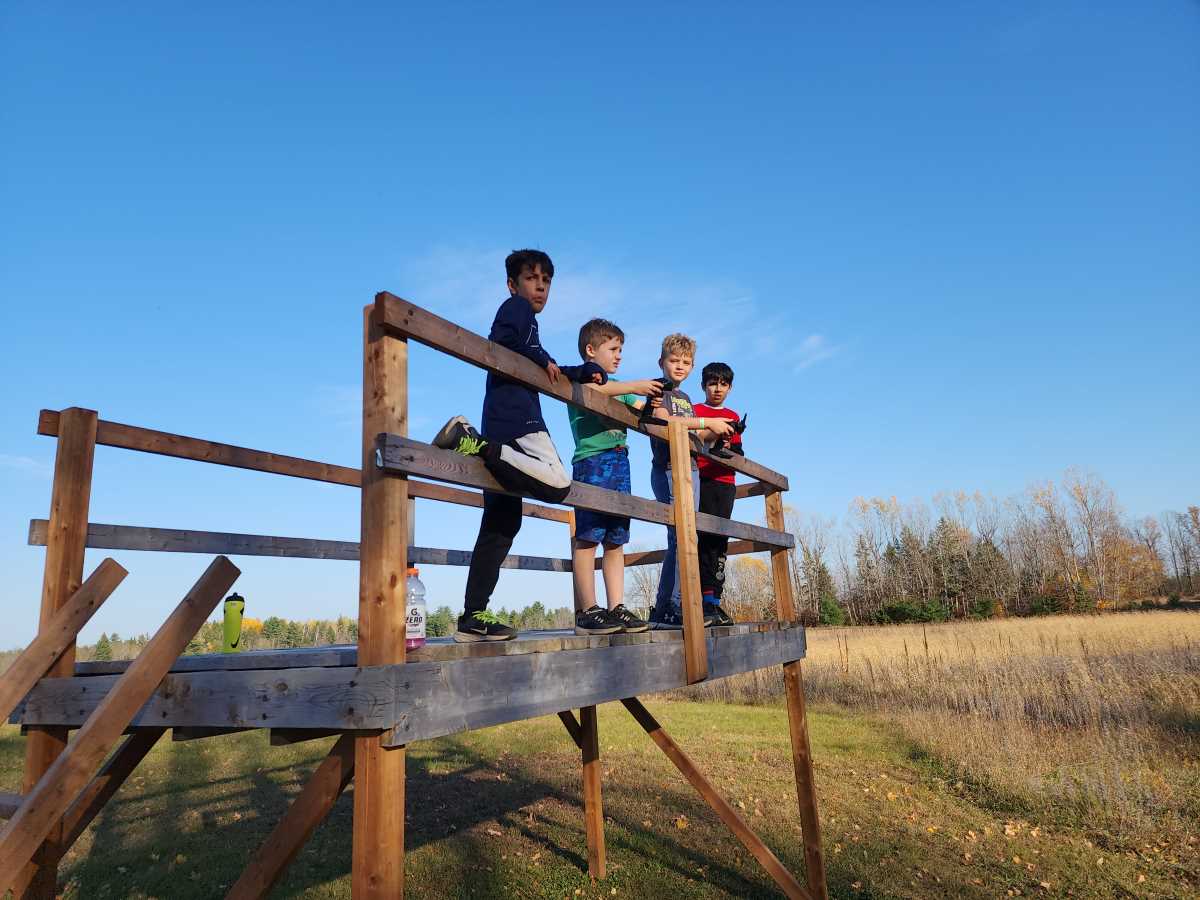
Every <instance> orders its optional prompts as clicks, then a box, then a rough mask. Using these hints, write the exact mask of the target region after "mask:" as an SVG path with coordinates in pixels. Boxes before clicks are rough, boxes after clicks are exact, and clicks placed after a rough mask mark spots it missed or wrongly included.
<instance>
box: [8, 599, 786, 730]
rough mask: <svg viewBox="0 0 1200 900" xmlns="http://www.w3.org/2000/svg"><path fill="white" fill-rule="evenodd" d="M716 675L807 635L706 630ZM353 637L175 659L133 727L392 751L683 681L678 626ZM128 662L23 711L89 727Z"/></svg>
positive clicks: (36, 721) (764, 661)
mask: <svg viewBox="0 0 1200 900" xmlns="http://www.w3.org/2000/svg"><path fill="white" fill-rule="evenodd" d="M706 644H707V651H708V659H709V671H710V674H709V677H710V678H723V677H726V676H729V675H735V674H738V673H741V672H748V671H752V670H754V669H760V668H763V667H766V666H774V665H780V664H783V663H788V662H793V661H795V660H799V659H803V657H804V652H805V632H804V628H803V627H801V626H799V625H787V624H781V623H777V622H759V623H751V624H739V625H733V626H729V627H725V628H713V629H709V630H708V632H706ZM357 662H358V648H357V647H354V646H333V647H319V648H312V649H308V648H305V649H296V650H265V651H255V652H247V653H237V654H207V655H203V656H185V657H180V658H179V659H177V660H176V661H175V663H174V664H173V665H172V666H171V674H169V675H168V676H167V677H166V678H165V679H164V680H163V682H162V684H160V685H159V687H158V689H157V690H156V691H155V692H154V695H153V696H152V697H151V698H150V700H149V701H148V702H147V703H146V704H145V705H144V706H143V707H142V708H141V710H140V711H139V712H138V713H137V714H136V715H135V716H134V717H133V719H132V722H131V725H132V727H135V728H139V727H140V728H145V727H154V728H163V727H170V728H187V729H244V728H275V729H280V728H282V729H312V730H329V731H339V730H355V731H359V730H369V729H384V730H386V731H387V735H386V737H385V739H384V742H383V743H384V746H396V745H400V744H407V743H410V742H412V741H415V740H425V739H428V738H434V737H439V736H441V735H446V734H453V733H455V732H459V731H466V730H470V729H473V728H484V727H487V726H490V725H499V724H501V723H504V722H512V721H517V720H519V719H525V718H530V717H532V716H541V715H548V714H553V713H558V712H562V711H564V710H569V709H578V708H581V707H585V706H593V705H595V704H597V703H607V702H610V701H616V700H624V699H626V698H628V697H636V696H638V695H641V694H647V693H654V692H658V691H666V690H671V689H673V688H678V687H683V686H685V684H686V677H685V673H684V666H683V633H682V632H681V631H651V632H646V633H644V634H619V635H612V636H600V637H580V636H576V635H575V634H574V632H571V631H541V632H538V631H534V632H526V633H525V634H523V635H521V636H520V638H518V639H517V640H515V641H506V642H498V643H490V644H485V643H476V644H456V643H454V642H453V641H451V640H450V639H449V638H440V639H434V640H433V641H431V642H430V643H428V644H426V645H425V646H424V647H422V648H420V649H418V650H413V651H410V652H409V654H408V656H407V662H405V663H404V664H399V665H390V666H365V667H360V666H358V664H357ZM128 665H129V662H128V661H114V662H98V663H97V662H92V663H77V664H76V666H75V672H76V674H75V676H74V677H72V678H53V679H43V680H42V681H41V682H40V683H39V684H38V685H37V686H36V687H35V688H34V689H33V690H32V691H31V692H30V693H29V695H28V696H27V697H26V698H25V700H24V701H23V702H22V703H21V704H20V705H19V706H18V707H17V709H16V710H15V711H14V713H13V715H12V721H13V722H17V723H20V724H22V725H38V726H47V725H53V726H66V727H78V726H79V725H81V724H82V723H83V722H84V721H85V720H86V719H87V717H88V716H89V715H90V714H91V713H92V711H93V710H95V709H96V707H97V706H99V704H100V702H101V701H102V700H103V699H104V698H105V696H107V694H108V692H109V690H111V689H112V687H113V686H114V685H115V684H116V682H117V679H118V678H119V677H120V674H121V673H122V672H123V671H124V670H125V669H126V668H127V667H128Z"/></svg>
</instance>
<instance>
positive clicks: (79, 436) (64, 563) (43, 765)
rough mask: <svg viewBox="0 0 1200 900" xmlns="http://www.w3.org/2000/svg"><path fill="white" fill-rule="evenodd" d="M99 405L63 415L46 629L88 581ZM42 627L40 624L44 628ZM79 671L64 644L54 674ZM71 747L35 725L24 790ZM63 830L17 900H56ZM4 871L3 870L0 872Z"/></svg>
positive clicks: (35, 862)
mask: <svg viewBox="0 0 1200 900" xmlns="http://www.w3.org/2000/svg"><path fill="white" fill-rule="evenodd" d="M97 421H98V419H97V416H96V413H95V411H94V410H90V409H78V408H75V407H72V408H71V409H64V410H63V411H62V413H61V414H60V416H59V429H58V449H57V451H56V453H55V456H54V486H53V488H52V489H51V494H50V523H49V526H48V531H47V536H46V564H45V570H44V574H43V576H42V609H41V619H40V625H41V629H44V628H45V627H46V626H47V625H48V624H49V622H50V620H51V618H52V617H53V615H54V613H55V612H57V611H58V609H59V608H60V607H62V606H63V605H64V604H65V603H66V602H67V600H68V598H70V596H71V595H72V594H74V593H75V591H76V590H78V589H79V587H80V584H81V583H82V581H83V553H84V547H85V544H86V542H87V521H88V507H89V505H90V501H91V495H92V460H93V458H94V457H95V452H96V422H97ZM41 629H39V630H41ZM74 673H75V642H74V641H71V643H70V646H69V647H67V648H66V649H64V650H63V652H62V655H61V656H59V658H58V660H57V661H56V662H55V664H54V666H53V667H51V669H50V671H49V674H50V675H51V676H54V677H58V678H65V677H68V676H70V675H73V674H74ZM66 748H67V729H66V728H57V727H39V728H30V729H29V738H28V740H27V741H26V744H25V778H24V782H23V787H22V792H23V793H26V794H27V793H29V792H30V791H31V790H33V787H34V785H36V784H37V783H38V781H39V780H40V779H41V777H42V776H43V775H45V774H46V771H47V770H48V769H49V768H50V766H51V765H52V764H53V763H54V761H55V760H56V759H57V758H58V757H59V755H60V754H61V753H62V752H63V751H64V750H65V749H66ZM61 843H62V834H61V832H60V831H59V826H57V825H56V826H55V827H54V828H52V829H51V830H50V832H49V833H48V834H47V839H46V842H45V843H44V844H43V845H42V847H41V848H39V849H38V851H37V852H36V853H35V854H34V855H33V859H32V860H31V861H29V862H27V863H26V864H25V865H24V866H23V868H22V871H21V872H20V873H18V874H17V875H16V877H14V878H13V883H14V885H16V886H18V888H19V889H17V890H14V891H13V897H14V900H54V896H55V894H56V893H57V888H58V884H57V880H58V860H59V858H60V857H61V856H62V849H61ZM0 875H3V872H0Z"/></svg>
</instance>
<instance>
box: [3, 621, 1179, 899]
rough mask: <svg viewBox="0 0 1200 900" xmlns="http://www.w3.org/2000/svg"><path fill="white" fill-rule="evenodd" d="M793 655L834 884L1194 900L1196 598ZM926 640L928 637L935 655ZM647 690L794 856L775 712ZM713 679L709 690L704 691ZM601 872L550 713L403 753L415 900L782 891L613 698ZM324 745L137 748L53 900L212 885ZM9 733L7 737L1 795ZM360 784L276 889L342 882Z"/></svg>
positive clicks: (821, 643)
mask: <svg viewBox="0 0 1200 900" xmlns="http://www.w3.org/2000/svg"><path fill="white" fill-rule="evenodd" d="M810 644H811V657H810V661H809V662H808V663H807V664H806V666H805V671H806V679H807V684H808V688H809V694H810V698H811V699H812V701H813V705H814V707H815V709H814V710H813V711H812V712H811V714H810V721H811V724H812V731H813V743H814V746H813V750H814V757H815V759H816V773H817V780H818V790H819V799H820V803H821V814H822V823H823V827H824V832H825V835H824V836H825V848H826V854H827V860H828V867H829V875H830V885H831V889H832V892H833V895H834V896H837V897H914V898H916V897H995V896H1002V897H1003V896H1006V895H1007V894H1009V892H1012V893H1011V896H1030V895H1036V896H1068V892H1069V893H1070V895H1072V896H1075V897H1096V898H1101V897H1104V898H1108V897H1117V896H1148V897H1149V896H1154V897H1181V898H1182V897H1193V896H1195V895H1196V891H1197V887H1198V886H1200V843H1198V841H1200V836H1198V834H1197V827H1198V826H1197V822H1198V821H1200V814H1198V812H1200V811H1198V809H1197V797H1198V796H1200V764H1198V762H1197V760H1198V759H1200V752H1198V749H1200V747H1198V744H1200V729H1198V727H1197V715H1198V711H1200V671H1198V669H1200V660H1198V659H1197V655H1198V651H1200V615H1196V614H1194V613H1191V614H1189V613H1170V612H1161V613H1139V614H1129V615H1114V616H1105V617H1088V618H1057V619H1036V620H1018V621H1004V622H997V623H992V622H989V623H981V624H966V623H963V624H955V625H944V626H929V627H928V628H926V629H924V630H923V629H922V628H921V627H920V626H896V627H891V628H880V629H853V630H844V631H843V630H836V631H835V630H814V631H811V632H810ZM926 645H928V649H926ZM772 687H773V685H772V679H770V678H766V677H764V678H760V679H758V680H753V679H743V680H742V681H740V682H738V683H733V684H728V683H726V684H725V685H724V686H723V687H722V688H721V689H722V690H723V691H725V692H729V691H732V692H733V693H735V694H737V696H738V697H740V698H742V699H746V698H749V699H756V698H757V699H760V700H761V699H764V698H765V699H766V703H765V704H764V705H758V706H745V705H730V704H725V703H712V702H664V701H658V702H652V703H650V704H649V705H650V706H651V708H652V709H653V710H654V711H655V714H656V715H658V716H659V717H660V720H661V721H662V722H663V724H664V726H665V727H666V728H667V729H668V730H670V731H671V732H672V733H673V734H674V735H675V736H676V738H677V739H678V740H679V742H680V743H681V744H682V745H683V746H684V747H685V749H686V750H687V751H688V752H689V753H690V754H691V755H692V757H693V758H694V759H695V760H696V761H697V763H698V764H699V765H700V766H701V768H702V769H703V770H704V771H705V772H706V773H707V774H708V775H709V776H710V777H711V778H712V779H713V780H714V781H715V782H716V783H717V784H718V786H719V787H720V789H721V790H722V791H723V792H724V793H725V795H726V796H727V797H728V798H729V799H730V800H731V801H732V802H734V803H735V804H736V805H739V806H740V807H742V808H743V809H744V814H745V815H746V816H747V818H748V819H749V821H750V822H751V824H752V826H753V827H754V828H756V829H757V830H758V831H759V833H760V834H762V835H763V837H764V838H765V839H766V840H767V842H768V843H769V844H770V845H771V846H772V847H773V848H774V849H775V850H776V852H777V853H778V854H779V855H780V857H781V858H782V859H783V860H784V862H785V863H786V864H787V865H789V866H790V867H791V868H792V869H793V870H794V871H796V872H800V871H801V870H802V868H803V854H802V850H801V846H800V842H799V827H798V824H797V816H796V812H795V810H796V806H795V793H794V785H793V781H792V774H791V764H790V750H789V747H788V742H787V729H786V714H785V711H784V710H783V708H782V707H781V706H780V705H779V703H778V702H777V701H772V700H770V699H769V695H770V694H771V693H772ZM715 688H717V685H714V686H712V687H711V688H709V691H710V692H712V691H713V690H714V689H715ZM600 728H601V747H602V757H603V760H604V766H605V777H604V791H605V794H604V799H605V812H606V814H607V816H608V818H609V822H608V826H607V837H608V851H609V861H610V872H611V875H610V877H609V878H608V879H607V880H606V881H605V882H603V883H601V884H598V885H592V884H591V883H590V882H589V880H588V878H587V876H586V862H585V852H586V851H585V842H584V836H583V820H582V811H581V799H580V773H579V763H578V752H577V751H576V750H575V748H574V746H573V745H572V744H571V743H570V742H569V740H568V739H567V737H566V735H565V732H564V731H563V729H562V726H561V724H560V723H559V722H558V720H557V719H554V718H550V719H537V720H532V721H529V722H523V723H517V724H513V725H506V726H501V727H499V728H493V729H488V730H486V731H481V732H474V733H472V734H468V735H459V736H455V737H451V738H445V739H442V740H438V741H432V742H428V743H423V744H419V745H416V746H414V747H413V748H411V749H410V751H409V760H410V763H409V771H410V782H409V799H408V817H409V841H408V845H409V854H408V859H407V869H408V879H409V881H408V886H409V894H408V895H409V896H410V897H414V898H434V897H438V898H440V897H460V896H461V897H497V898H499V897H591V898H599V897H609V898H611V897H618V898H619V897H634V898H636V897H654V898H665V897H670V898H672V900H674V898H690V897H697V898H699V897H730V898H735V897H736V898H740V897H771V896H778V894H777V893H775V891H774V890H773V887H772V885H771V883H770V882H769V880H768V879H767V878H766V877H765V876H764V875H763V874H761V872H760V870H759V869H758V867H757V864H755V863H754V862H753V860H752V859H750V858H749V857H748V855H747V854H746V853H745V852H743V851H742V850H741V847H740V845H739V844H738V843H737V842H736V840H735V839H734V838H733V837H732V836H731V835H730V834H729V833H728V832H727V831H726V830H725V829H724V828H723V826H721V824H720V823H719V822H718V821H717V819H716V817H715V816H714V815H713V814H712V813H710V812H709V811H708V809H707V807H706V806H704V805H703V803H702V802H701V801H700V799H699V798H698V797H697V795H695V793H694V792H693V791H692V790H691V789H690V788H689V787H688V786H687V785H686V784H685V783H683V781H682V779H681V778H680V777H679V775H678V773H677V772H676V770H675V769H674V768H673V767H672V766H671V765H670V763H669V762H668V761H667V760H666V758H665V757H664V756H663V755H662V753H661V752H659V751H658V749H657V748H656V747H654V745H653V744H651V743H650V741H649V739H648V738H647V737H646V736H645V734H644V733H643V732H642V731H641V730H640V729H639V728H638V727H637V726H636V725H635V724H634V723H633V721H632V719H630V717H629V716H628V714H627V713H625V711H624V710H623V709H621V708H620V707H619V706H613V705H609V706H607V707H603V708H602V709H601V716H600ZM329 744H330V741H329V740H324V741H316V742H312V743H309V744H304V745H299V746H296V747H291V748H271V747H269V746H267V743H266V739H265V736H264V735H253V734H251V735H235V736H230V737H224V738H214V739H211V740H207V741H196V742H191V743H181V744H170V743H167V742H164V743H163V744H162V745H160V747H159V748H158V749H156V751H154V752H153V753H152V755H151V756H150V758H149V760H148V761H147V763H145V764H144V765H143V767H142V769H140V770H139V772H138V773H137V776H136V777H135V778H134V779H133V780H132V781H131V783H130V784H128V785H126V788H125V789H124V791H123V792H122V793H121V794H119V795H118V797H117V800H116V801H115V802H114V803H113V804H111V805H110V807H109V809H108V810H107V811H106V812H105V813H104V814H103V815H102V817H101V818H100V820H99V821H98V824H97V825H96V826H95V827H94V828H93V829H92V830H91V831H90V832H89V833H88V834H85V835H84V837H83V838H82V839H81V840H80V842H79V843H78V844H77V845H76V848H75V849H74V851H73V852H72V854H71V856H70V857H69V859H68V861H67V864H66V865H65V866H64V870H63V875H64V887H65V888H66V891H65V896H66V897H68V898H89V900H90V898H118V897H133V898H148V897H158V898H167V897H170V898H171V900H187V898H207V897H221V896H223V895H224V891H225V889H227V888H228V886H229V885H230V884H231V883H232V881H233V880H234V879H235V878H236V877H237V875H238V873H239V872H240V870H241V867H242V865H243V863H244V862H245V859H246V857H247V856H248V854H249V853H250V851H251V849H252V848H253V847H254V846H256V845H257V843H258V842H259V841H260V840H261V839H262V838H263V837H264V836H265V834H266V832H267V831H268V830H269V828H270V827H271V825H272V824H273V823H274V821H275V820H276V818H277V817H278V815H279V814H280V812H281V811H282V810H283V808H284V806H285V803H286V801H287V799H288V798H289V797H290V796H291V795H292V794H294V792H295V791H296V790H297V789H298V788H299V785H300V783H301V778H302V776H303V775H304V774H306V773H307V772H308V771H311V769H312V767H313V766H314V765H315V764H316V762H317V761H318V760H319V758H320V757H321V756H322V755H323V753H324V752H325V750H326V749H327V748H328V746H329ZM21 753H22V741H21V739H20V738H19V736H18V734H17V731H16V729H15V728H13V727H10V726H4V727H3V728H2V729H0V789H5V790H13V789H15V788H16V787H17V785H18V784H19V782H20V766H21ZM350 813H351V798H350V797H349V796H346V797H343V798H342V800H341V801H339V803H338V805H337V807H336V808H335V811H334V813H333V815H332V816H331V818H330V820H329V821H328V822H327V823H326V824H325V825H324V826H323V827H322V828H321V829H320V830H319V831H318V833H317V834H316V836H315V837H314V840H313V841H312V842H310V844H309V845H308V846H307V847H306V849H305V850H304V851H303V853H302V854H301V856H300V857H299V858H298V859H297V861H296V862H295V863H294V865H293V867H292V870H291V872H290V873H289V877H288V879H287V881H286V882H285V883H284V884H283V885H282V886H281V887H280V889H279V890H278V891H277V892H276V896H279V897H304V898H325V897H339V898H341V897H349V896H350V890H349V877H348V872H349V860H350V818H351V816H350Z"/></svg>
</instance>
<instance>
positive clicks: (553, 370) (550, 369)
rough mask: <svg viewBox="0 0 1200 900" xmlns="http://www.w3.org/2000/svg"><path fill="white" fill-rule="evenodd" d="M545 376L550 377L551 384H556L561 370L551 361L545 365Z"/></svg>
mask: <svg viewBox="0 0 1200 900" xmlns="http://www.w3.org/2000/svg"><path fill="white" fill-rule="evenodd" d="M546 374H547V375H549V376H550V383H551V384H558V379H560V378H562V369H560V368H559V367H558V363H556V362H554V361H553V360H551V361H550V362H548V363H546Z"/></svg>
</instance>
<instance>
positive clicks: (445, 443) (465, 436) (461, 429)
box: [433, 416, 487, 456]
mask: <svg viewBox="0 0 1200 900" xmlns="http://www.w3.org/2000/svg"><path fill="white" fill-rule="evenodd" d="M433 446H435V447H441V448H442V449H443V450H453V451H454V452H455V453H461V454H462V455H463V456H480V455H482V454H483V448H484V447H486V446H487V441H486V440H484V438H483V436H482V435H481V434H480V433H479V432H478V431H476V430H475V428H474V426H472V425H471V423H470V422H468V421H467V417H466V416H455V417H454V418H453V419H451V420H450V421H449V422H447V423H446V424H445V425H443V426H442V430H441V431H439V432H438V433H437V435H436V436H435V437H434V439H433Z"/></svg>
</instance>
